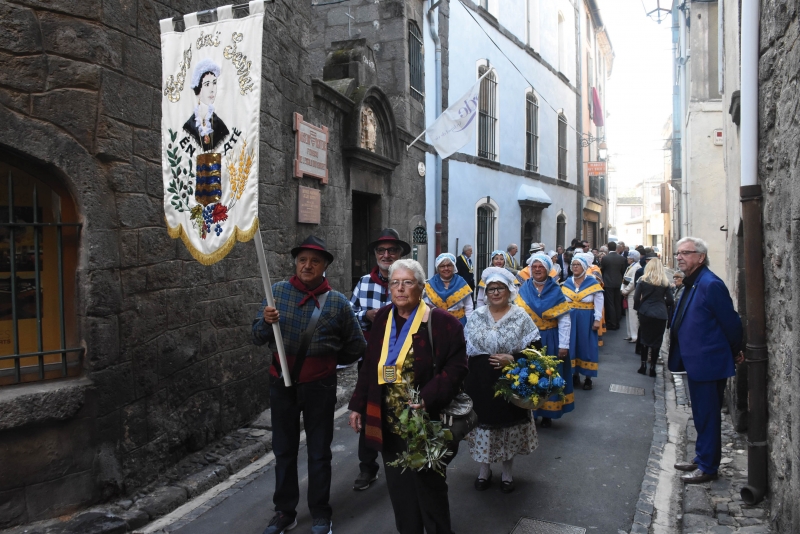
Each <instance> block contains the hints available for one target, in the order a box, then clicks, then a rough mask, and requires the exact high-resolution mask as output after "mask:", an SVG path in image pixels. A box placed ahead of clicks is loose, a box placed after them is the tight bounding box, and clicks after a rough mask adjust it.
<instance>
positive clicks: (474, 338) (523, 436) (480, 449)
mask: <svg viewBox="0 0 800 534" xmlns="http://www.w3.org/2000/svg"><path fill="white" fill-rule="evenodd" d="M481 279H482V280H483V282H484V283H485V284H486V299H487V305H486V306H484V307H482V308H478V309H477V310H475V312H474V313H473V314H472V316H471V317H470V319H469V321H468V322H467V328H466V330H465V335H466V338H467V356H468V357H469V371H470V372H469V375H468V377H467V384H466V392H467V394H468V395H469V396H470V397H471V398H472V400H473V402H474V405H475V412H476V413H477V415H478V426H477V428H475V429H474V430H473V431H472V432H470V433H469V434H468V435H467V442H468V443H469V451H470V454H471V455H472V459H473V460H475V461H476V462H478V464H479V465H480V471H479V473H478V478H477V479H476V480H475V489H477V490H478V491H483V490H485V489H487V488H488V487H489V486H490V485H491V482H492V471H491V464H492V463H493V462H502V464H503V475H502V480H501V482H500V490H501V491H502V492H503V493H511V492H512V491H514V480H513V477H512V474H511V468H512V464H513V461H514V456H516V455H518V454H528V453H530V452H533V450H534V449H536V447H537V446H538V445H539V442H538V439H537V437H536V427H535V426H534V423H533V421H532V419H531V413H530V410H524V409H522V408H519V407H517V406H514V405H513V404H510V403H508V402H507V401H506V400H505V399H503V398H502V397H496V396H495V392H494V386H495V384H496V383H497V380H498V378H500V373H501V372H502V369H503V367H505V366H506V365H507V364H509V363H511V362H513V361H514V360H515V359H516V358H518V357H522V355H521V354H520V352H521V351H522V350H523V349H525V348H527V347H528V346H530V345H532V344H533V345H535V346H537V347H540V346H541V344H540V343H539V339H540V337H541V336H540V335H539V329H538V328H536V325H535V324H534V322H533V320H532V319H531V318H530V317H529V316H528V314H527V313H525V310H523V309H522V308H520V307H518V306H515V305H514V304H513V302H514V300H515V298H516V296H517V289H516V284H515V283H514V275H513V274H511V273H510V272H508V271H507V270H506V269H504V268H502V267H487V268H486V269H484V270H483V273H482V274H481Z"/></svg>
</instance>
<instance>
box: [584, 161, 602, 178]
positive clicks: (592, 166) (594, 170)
mask: <svg viewBox="0 0 800 534" xmlns="http://www.w3.org/2000/svg"><path fill="white" fill-rule="evenodd" d="M587 165H588V167H589V176H605V174H606V162H605V161H589V162H588V163H587Z"/></svg>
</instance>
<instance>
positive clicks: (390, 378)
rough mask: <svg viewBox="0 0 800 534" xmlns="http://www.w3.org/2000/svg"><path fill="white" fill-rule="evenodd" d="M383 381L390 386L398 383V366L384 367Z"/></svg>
mask: <svg viewBox="0 0 800 534" xmlns="http://www.w3.org/2000/svg"><path fill="white" fill-rule="evenodd" d="M383 381H384V382H386V383H388V384H393V383H394V382H395V381H397V366H396V365H384V366H383Z"/></svg>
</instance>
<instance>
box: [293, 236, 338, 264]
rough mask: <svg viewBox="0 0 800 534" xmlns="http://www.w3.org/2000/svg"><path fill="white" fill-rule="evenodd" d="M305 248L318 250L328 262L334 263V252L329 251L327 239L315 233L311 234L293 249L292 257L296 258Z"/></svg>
mask: <svg viewBox="0 0 800 534" xmlns="http://www.w3.org/2000/svg"><path fill="white" fill-rule="evenodd" d="M303 249H308V250H316V251H317V252H319V253H320V254H322V255H323V256H325V258H326V259H327V260H328V263H333V254H331V253H330V252H328V247H327V245H326V244H325V240H324V239H322V238H321V237H317V236H315V235H310V236H308V237H307V238H305V240H303V242H302V243H300V244H299V245H297V246H296V247H294V248H293V249H292V258H296V257H297V255H298V254H300V251H301V250H303Z"/></svg>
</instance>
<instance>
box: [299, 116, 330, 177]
mask: <svg viewBox="0 0 800 534" xmlns="http://www.w3.org/2000/svg"><path fill="white" fill-rule="evenodd" d="M294 131H295V140H296V141H295V155H294V157H295V159H294V176H295V178H302V177H303V175H307V176H313V177H315V178H319V179H320V181H321V182H322V183H323V184H327V183H328V128H327V126H322V127H319V126H314V125H313V124H310V123H308V122H306V121H304V120H303V116H302V115H300V114H299V113H295V114H294Z"/></svg>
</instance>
